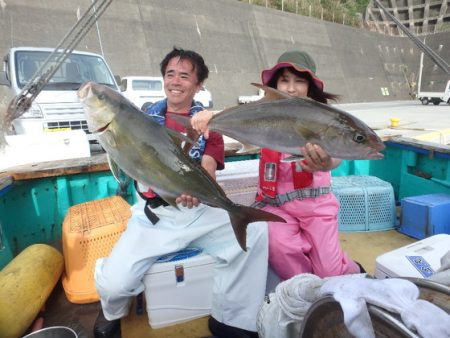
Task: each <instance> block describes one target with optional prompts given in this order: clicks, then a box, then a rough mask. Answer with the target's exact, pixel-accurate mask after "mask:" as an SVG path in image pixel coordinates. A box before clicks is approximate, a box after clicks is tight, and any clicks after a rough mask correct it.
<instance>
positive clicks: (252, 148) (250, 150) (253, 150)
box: [236, 143, 261, 154]
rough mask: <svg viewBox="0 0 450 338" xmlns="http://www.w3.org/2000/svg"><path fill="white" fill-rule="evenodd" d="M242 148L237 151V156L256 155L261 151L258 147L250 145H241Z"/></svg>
mask: <svg viewBox="0 0 450 338" xmlns="http://www.w3.org/2000/svg"><path fill="white" fill-rule="evenodd" d="M241 145H242V147H241V148H240V149H239V150H238V151H236V154H246V153H256V152H258V151H259V149H261V148H260V147H258V146H255V145H253V144H249V143H241Z"/></svg>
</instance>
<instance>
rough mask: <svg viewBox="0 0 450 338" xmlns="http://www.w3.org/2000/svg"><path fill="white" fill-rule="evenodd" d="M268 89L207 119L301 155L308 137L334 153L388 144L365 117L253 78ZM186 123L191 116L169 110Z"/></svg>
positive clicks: (375, 150)
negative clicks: (364, 120)
mask: <svg viewBox="0 0 450 338" xmlns="http://www.w3.org/2000/svg"><path fill="white" fill-rule="evenodd" d="M253 85H255V86H257V87H259V88H261V89H263V90H264V91H265V92H266V95H265V97H264V98H262V99H261V100H259V101H257V102H253V103H248V104H244V105H239V106H235V107H231V108H228V109H225V110H223V111H221V112H219V113H217V114H215V115H213V117H212V119H211V120H210V121H209V124H208V127H209V129H210V130H213V131H216V132H219V133H221V134H223V135H226V136H229V137H231V138H233V139H236V140H238V141H240V142H241V143H244V144H251V145H255V146H258V147H263V148H270V149H273V150H277V151H280V152H284V153H289V154H294V155H302V154H301V151H300V147H303V146H304V145H305V144H306V143H308V142H309V143H313V144H317V145H320V146H321V147H322V148H323V149H324V150H325V151H326V152H327V153H328V154H329V155H330V156H331V157H335V158H340V159H347V160H357V159H358V160H360V159H381V158H383V154H381V153H380V151H381V150H383V149H384V148H385V146H384V144H383V142H382V141H381V139H380V138H379V137H378V135H377V134H376V133H375V132H374V131H373V130H372V129H371V128H370V127H369V126H367V125H366V124H365V123H364V122H362V121H361V120H359V119H358V118H356V117H355V116H353V115H350V114H349V113H347V112H345V111H342V110H340V109H337V108H335V107H332V106H329V105H326V104H322V103H319V102H317V101H314V100H312V99H309V98H300V97H291V96H289V95H287V94H285V93H282V92H280V91H278V90H276V89H273V88H270V87H267V86H262V85H259V84H253ZM171 118H173V119H175V120H177V121H178V122H180V123H182V124H183V125H185V126H186V127H188V126H189V125H190V122H189V121H188V119H189V118H187V117H183V116H177V115H173V114H171Z"/></svg>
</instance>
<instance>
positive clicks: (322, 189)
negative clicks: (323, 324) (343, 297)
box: [192, 51, 364, 280]
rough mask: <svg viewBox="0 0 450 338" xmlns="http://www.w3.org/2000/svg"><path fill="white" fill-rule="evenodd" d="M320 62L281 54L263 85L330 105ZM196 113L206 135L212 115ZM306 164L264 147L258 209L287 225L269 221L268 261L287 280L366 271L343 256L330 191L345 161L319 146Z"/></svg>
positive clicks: (310, 149) (312, 147)
mask: <svg viewBox="0 0 450 338" xmlns="http://www.w3.org/2000/svg"><path fill="white" fill-rule="evenodd" d="M315 73H316V64H315V62H314V60H313V59H312V58H311V56H310V55H309V54H308V53H306V52H303V51H290V52H286V53H284V54H282V55H281V56H280V58H279V59H278V62H277V64H276V65H275V66H274V67H272V68H271V69H267V70H264V71H263V72H262V74H261V78H262V82H263V84H264V85H267V86H269V87H272V88H276V89H278V90H280V91H282V92H285V93H287V94H289V95H290V96H293V97H310V98H311V99H314V100H316V101H319V102H322V103H327V101H328V99H336V98H337V96H336V95H333V94H330V93H327V92H324V91H323V82H322V81H321V80H320V79H319V78H318V77H317V76H316V74H315ZM202 113H203V112H201V113H200V114H197V115H196V118H194V119H193V121H192V125H193V126H194V128H195V129H196V130H197V131H203V132H204V131H205V129H206V124H205V123H207V121H209V119H210V118H211V116H212V114H211V113H210V112H204V114H202ZM301 150H302V154H303V155H304V160H302V161H300V162H283V161H282V160H283V159H284V158H286V157H289V156H291V154H284V153H279V152H276V151H273V150H270V149H261V157H260V169H259V185H258V194H257V197H256V200H257V203H256V205H258V206H259V207H261V208H262V209H264V210H266V211H269V212H271V213H274V214H276V215H279V216H281V217H282V218H284V219H285V220H286V223H275V222H269V263H270V266H271V268H272V269H273V270H274V271H275V272H276V273H277V274H278V276H279V277H280V278H281V279H282V280H286V279H289V278H291V277H292V276H295V275H297V274H300V273H313V274H315V275H318V276H319V277H327V276H336V275H343V274H350V273H359V272H364V270H363V269H362V267H360V265H359V264H358V263H356V262H354V261H352V260H351V259H349V258H348V257H347V255H346V254H345V253H344V252H343V250H342V248H341V246H340V242H339V233H338V220H337V215H338V211H339V203H338V201H337V199H336V197H335V196H334V195H333V194H332V193H331V174H330V171H331V170H332V169H334V168H336V167H337V166H338V165H339V164H340V163H341V160H339V159H336V158H331V157H330V156H329V155H328V154H327V153H326V152H325V151H324V150H323V149H322V148H321V147H320V146H318V145H316V144H309V143H308V144H306V146H305V147H302V148H301Z"/></svg>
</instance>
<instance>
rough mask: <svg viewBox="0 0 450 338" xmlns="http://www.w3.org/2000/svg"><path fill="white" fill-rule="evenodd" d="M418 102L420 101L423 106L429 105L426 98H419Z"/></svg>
mask: <svg viewBox="0 0 450 338" xmlns="http://www.w3.org/2000/svg"><path fill="white" fill-rule="evenodd" d="M420 101H422V104H423V105H425V106H426V105H427V104H428V103H429V101H428V98H426V97H423V98H421V99H420Z"/></svg>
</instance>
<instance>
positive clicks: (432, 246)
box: [375, 234, 450, 278]
mask: <svg viewBox="0 0 450 338" xmlns="http://www.w3.org/2000/svg"><path fill="white" fill-rule="evenodd" d="M448 251H450V235H447V234H440V235H434V236H431V237H428V238H425V239H423V240H421V241H418V242H416V243H413V244H410V245H407V246H404V247H401V248H399V249H396V250H393V251H390V252H387V253H385V254H383V255H381V256H378V257H377V259H376V265H375V277H376V278H388V277H416V278H428V277H430V276H431V275H432V274H433V273H434V272H436V270H437V269H439V268H440V267H441V258H442V257H443V256H444V255H445V254H446V253H447V252H448Z"/></svg>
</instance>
